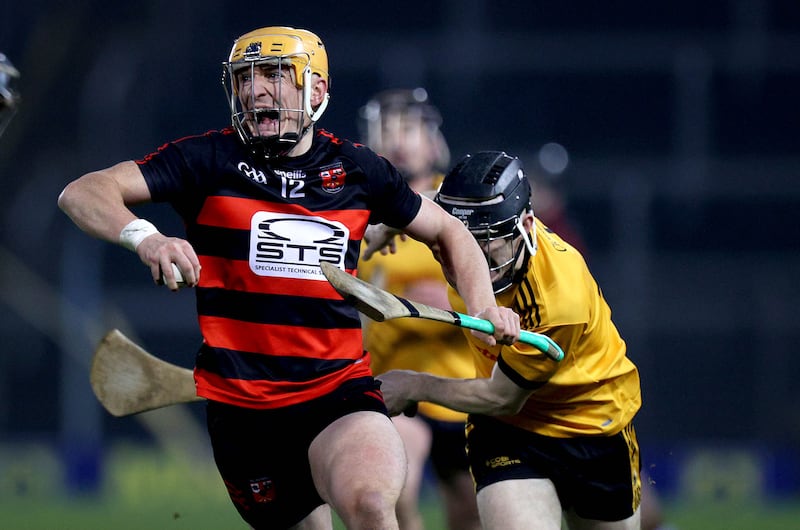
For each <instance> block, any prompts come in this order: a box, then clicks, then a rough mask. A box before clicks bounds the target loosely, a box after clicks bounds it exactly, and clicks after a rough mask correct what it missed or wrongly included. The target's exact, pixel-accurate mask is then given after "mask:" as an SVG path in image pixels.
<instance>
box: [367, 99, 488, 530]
mask: <svg viewBox="0 0 800 530" xmlns="http://www.w3.org/2000/svg"><path fill="white" fill-rule="evenodd" d="M359 118H360V119H359V126H360V130H361V139H362V141H363V142H364V143H365V144H366V145H368V146H369V147H370V148H372V149H373V150H374V151H376V152H377V153H378V154H380V155H383V156H384V157H386V158H387V159H388V160H389V161H390V162H391V163H392V164H393V165H394V166H395V167H397V168H398V169H399V170H400V173H401V174H402V175H403V177H404V178H405V179H406V181H407V182H408V183H409V185H410V186H411V188H412V189H414V190H415V191H418V192H431V191H435V190H436V188H437V187H438V186H439V184H440V183H441V180H442V177H443V174H442V172H443V171H445V170H446V169H447V166H448V164H449V161H450V154H449V150H448V147H447V143H446V142H445V139H444V136H443V135H442V132H441V130H440V125H441V122H442V118H441V115H440V113H439V111H438V109H436V107H434V106H433V105H432V104H431V103H430V101H429V99H428V95H427V93H426V91H425V89H423V88H415V89H409V90H406V89H395V90H387V91H384V92H381V93H378V94H376V95H375V96H374V97H373V98H372V99H371V100H370V101H369V102H368V103H367V104H366V105H365V106H364V107H362V108H361V110H360V114H359ZM396 253H397V255H389V256H387V255H380V254H378V253H376V254H374V255H373V256H372V257H371V258H370V259H369V260H366V261H365V260H362V261H361V262H360V263H359V275H360V276H361V278H363V279H364V280H367V281H369V282H371V283H373V284H376V285H378V286H379V287H381V288H383V289H386V290H388V291H389V292H392V293H394V294H396V295H398V296H402V297H405V298H409V299H411V300H415V301H418V302H422V303H424V304H427V305H430V306H434V307H439V308H442V309H449V308H450V303H449V302H448V299H447V282H446V280H445V278H444V275H443V274H442V269H441V266H440V265H439V263H438V262H437V261H436V260H435V259H434V258H433V256H432V255H431V251H430V249H428V248H427V247H426V246H425V245H423V244H421V243H419V242H418V241H415V240H413V239H405V240H402V241H399V242H398V243H397V249H396ZM364 342H365V347H366V348H367V349H368V350H369V351H370V353H371V355H372V368H373V372H374V373H375V374H381V373H383V372H386V371H387V370H391V369H409V370H417V371H421V372H429V373H433V374H437V375H441V376H446V377H474V376H475V368H474V366H473V363H472V354H471V352H470V350H469V345H468V344H467V342H466V340H465V339H464V336H463V334H462V332H461V330H460V329H459V328H456V327H453V326H443V325H442V324H441V323H440V322H433V321H428V320H423V319H416V318H413V319H412V318H409V319H405V318H401V319H396V320H389V321H386V322H382V323H374V322H371V321H368V320H365V332H364ZM393 421H394V422H395V425H396V426H397V429H398V431H399V432H400V435H401V437H402V438H403V443H404V444H405V447H406V453H407V455H408V468H409V470H408V478H407V481H406V485H405V487H404V489H403V492H402V493H401V495H400V501H399V502H398V504H397V517H398V521H399V523H400V528H401V529H402V530H419V529H421V528H423V522H422V517H421V514H420V510H419V502H420V493H421V488H422V485H423V482H424V475H425V471H426V465H427V463H428V462H430V464H431V468H432V470H433V473H434V474H435V478H436V482H437V486H438V491H439V496H440V498H441V499H442V501H443V502H444V509H445V514H446V520H447V525H448V528H450V529H451V530H470V529H478V528H480V520H479V518H478V509H477V504H476V502H475V489H474V486H473V483H472V478H471V477H470V474H469V464H468V462H467V456H466V452H465V443H466V439H465V436H464V426H465V421H466V414H464V413H461V412H454V411H452V410H450V409H447V408H444V407H442V406H440V405H435V404H433V403H420V404H419V410H418V414H417V415H416V416H414V417H408V416H404V415H400V416H396V417H394V418H393Z"/></svg>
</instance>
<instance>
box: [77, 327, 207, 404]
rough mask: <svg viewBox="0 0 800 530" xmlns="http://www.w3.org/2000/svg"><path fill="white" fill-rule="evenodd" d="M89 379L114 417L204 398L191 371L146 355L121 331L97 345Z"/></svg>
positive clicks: (110, 335)
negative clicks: (196, 386) (197, 392)
mask: <svg viewBox="0 0 800 530" xmlns="http://www.w3.org/2000/svg"><path fill="white" fill-rule="evenodd" d="M89 380H90V382H91V385H92V390H94V394H95V396H97V399H98V400H99V401H100V403H102V405H103V406H104V407H105V408H106V410H107V411H108V412H110V413H111V414H113V415H114V416H129V415H131V414H137V413H139V412H144V411H147V410H153V409H157V408H161V407H166V406H169V405H176V404H178V403H189V402H192V401H200V400H201V399H202V398H199V397H197V394H196V393H195V386H194V376H193V374H192V371H191V370H189V369H188V368H182V367H180V366H176V365H174V364H171V363H168V362H166V361H163V360H161V359H159V358H158V357H155V356H153V355H151V354H149V353H147V352H146V351H145V350H144V349H142V348H141V347H140V346H138V345H137V344H136V343H134V342H133V341H131V340H130V339H129V338H128V337H126V336H125V335H124V334H123V333H122V332H121V331H119V330H118V329H114V330H112V331H110V332H109V333H108V334H107V335H106V336H105V337H104V338H103V340H102V341H100V344H99V345H98V346H97V349H96V350H95V353H94V357H93V358H92V366H91V370H90V373H89Z"/></svg>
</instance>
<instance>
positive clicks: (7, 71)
mask: <svg viewBox="0 0 800 530" xmlns="http://www.w3.org/2000/svg"><path fill="white" fill-rule="evenodd" d="M17 79H19V71H17V69H16V68H14V65H12V64H11V61H9V60H8V58H6V56H5V55H3V54H2V53H0V136H1V135H2V134H3V131H5V129H6V127H7V126H8V124H9V123H10V122H11V118H13V117H14V114H16V112H17V104H18V103H19V95H18V93H17V91H16V90H15V89H14V84H15V83H16V80H17Z"/></svg>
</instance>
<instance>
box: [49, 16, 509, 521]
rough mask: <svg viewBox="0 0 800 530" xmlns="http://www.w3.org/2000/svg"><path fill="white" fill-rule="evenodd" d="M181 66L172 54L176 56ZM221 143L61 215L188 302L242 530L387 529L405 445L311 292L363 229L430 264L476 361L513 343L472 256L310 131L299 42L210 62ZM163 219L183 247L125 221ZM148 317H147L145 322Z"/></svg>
mask: <svg viewBox="0 0 800 530" xmlns="http://www.w3.org/2000/svg"><path fill="white" fill-rule="evenodd" d="M181 50H182V51H181V53H183V51H185V49H184V48H181ZM222 66H223V83H224V86H225V88H226V90H227V92H228V105H229V107H230V112H231V125H230V126H228V127H224V128H222V129H220V130H213V131H209V132H206V133H204V134H197V135H193V136H186V137H184V138H181V139H178V140H174V141H171V142H168V143H166V144H165V145H163V146H162V147H160V148H159V149H158V150H157V151H156V152H153V153H151V154H149V155H146V156H144V157H143V158H141V159H139V160H128V161H124V162H121V163H119V164H116V165H114V166H112V167H109V168H106V169H102V170H99V171H93V172H90V173H87V174H86V175H84V176H82V177H80V178H78V179H77V180H74V181H72V182H71V183H69V184H68V185H67V186H66V187H65V188H64V190H63V192H62V193H61V195H60V197H59V201H58V204H59V206H60V207H61V208H62V209H63V210H64V212H65V213H66V214H67V215H69V217H70V218H71V219H72V220H73V221H74V222H75V223H76V224H77V225H78V227H80V228H81V229H82V230H84V231H85V232H87V233H88V234H89V235H91V236H94V237H97V238H100V239H103V240H105V241H109V242H114V243H118V244H120V245H122V246H124V247H126V248H128V249H130V250H132V251H134V252H135V253H136V254H137V255H138V257H139V258H140V259H141V261H142V262H144V264H145V265H146V266H147V267H148V268H149V269H150V274H151V276H152V278H153V281H154V282H156V283H158V282H162V281H163V283H165V284H166V285H167V287H168V288H169V289H170V290H173V291H177V290H178V289H179V287H180V286H187V287H192V288H194V293H195V296H196V307H197V314H198V325H199V329H200V332H201V334H202V342H201V344H200V345H199V347H198V352H197V358H196V362H195V369H194V376H195V382H196V387H197V394H198V396H200V397H203V398H206V399H207V407H206V413H207V423H208V432H209V436H210V440H211V445H212V448H213V452H214V459H215V462H216V465H217V468H218V469H219V472H220V475H221V477H222V480H223V481H224V483H225V486H226V488H227V490H228V493H229V496H230V498H231V500H232V502H233V504H234V505H235V507H236V509H237V510H238V512H239V514H240V515H241V517H242V518H243V519H244V520H245V521H246V522H247V523H248V524H249V525H250V526H251V527H253V528H257V529H263V528H270V529H275V528H278V529H280V528H297V529H324V530H329V529H331V528H332V524H333V523H332V517H331V511H330V510H331V508H333V509H334V510H335V511H336V512H337V514H338V515H339V516H340V518H341V519H342V521H343V522H344V524H345V525H346V526H347V528H354V529H355V528H381V529H386V530H392V529H396V528H398V524H397V519H396V515H395V505H396V502H397V499H398V497H399V495H400V490H401V489H402V486H403V483H404V481H405V478H406V457H405V451H404V448H403V444H402V440H401V439H400V436H399V435H398V432H397V430H396V428H395V427H394V424H393V423H392V422H391V420H390V419H389V416H388V413H387V410H386V406H385V404H384V401H383V397H382V393H381V390H380V385H379V383H378V382H377V381H376V380H375V378H374V377H373V375H372V371H371V368H370V358H369V353H368V352H365V350H364V348H363V341H362V335H361V321H360V318H359V314H358V312H357V311H356V309H355V308H354V307H353V306H352V305H350V304H349V303H347V302H346V301H345V300H343V299H342V297H341V296H340V295H339V294H338V293H337V292H336V291H335V290H334V288H333V286H332V285H331V284H330V283H328V281H327V280H326V279H325V276H324V275H323V274H322V271H321V267H320V264H321V263H322V262H328V263H331V264H334V265H336V266H338V267H339V268H340V269H342V270H344V271H346V272H348V273H350V274H353V275H355V274H356V272H357V264H358V259H359V255H360V248H361V240H362V238H363V236H364V233H365V231H366V229H367V226H368V225H369V224H373V223H385V224H387V225H390V226H393V227H397V228H402V229H403V230H404V231H405V232H407V233H408V234H409V235H410V236H412V237H414V238H415V239H418V240H420V241H422V242H424V243H425V244H427V245H429V246H431V247H434V248H436V249H438V255H439V256H441V263H442V267H444V268H445V269H446V270H447V272H448V274H449V275H451V277H453V278H455V281H456V282H457V285H458V288H459V292H460V294H461V295H462V296H463V298H464V300H465V301H466V305H467V307H468V309H467V312H469V313H471V314H473V315H476V316H479V317H481V318H485V319H488V320H490V321H491V322H492V323H493V324H494V326H495V331H494V333H493V334H492V335H487V334H480V333H478V334H476V336H480V339H481V340H485V341H486V345H487V347H491V346H494V345H496V344H497V343H499V342H503V343H511V342H513V341H515V340H517V339H518V338H519V331H520V328H519V317H518V316H517V315H516V314H515V313H514V312H513V311H512V310H510V309H507V308H501V307H498V306H497V304H496V302H495V300H494V296H493V293H492V287H491V280H490V278H489V273H488V271H487V270H486V269H485V267H483V266H480V262H481V260H482V254H481V250H480V248H479V247H478V245H477V244H476V242H475V240H474V239H473V238H472V236H471V235H470V233H469V231H467V230H466V228H465V227H464V225H463V224H462V223H461V222H460V221H458V220H457V219H455V218H453V217H451V216H449V215H448V214H447V213H446V212H444V211H443V210H442V209H441V207H439V206H438V205H436V204H435V203H434V202H433V201H431V200H429V199H424V198H422V197H420V195H418V194H417V193H415V192H414V191H413V190H412V189H411V188H410V187H409V186H408V184H407V183H406V182H405V180H404V179H403V177H402V176H401V175H400V173H399V172H398V171H397V170H396V169H395V168H394V167H393V166H392V165H391V164H390V163H389V162H388V161H387V160H386V159H384V158H381V157H379V156H378V155H376V154H375V153H374V152H373V151H371V150H370V149H369V148H367V147H365V146H363V145H360V144H356V143H354V142H351V141H349V140H346V139H343V138H339V137H338V136H336V135H335V134H333V133H331V132H328V131H325V130H323V129H320V128H317V127H316V123H317V121H318V120H319V118H320V117H321V116H322V114H323V112H324V111H325V108H326V107H327V105H328V101H329V88H330V77H329V74H328V58H327V50H326V49H325V46H324V45H323V43H322V41H321V40H320V38H319V37H318V36H317V35H315V34H314V33H312V32H310V31H307V30H303V29H296V28H291V27H282V26H270V27H264V28H259V29H257V30H254V31H251V32H248V33H246V34H244V35H242V36H240V37H239V38H237V39H236V40H235V41H234V44H233V47H232V49H231V51H230V53H229V55H228V57H227V59H226V60H225V61H224V62H223V64H222ZM145 202H158V203H167V204H169V205H170V206H171V207H172V208H173V209H174V210H175V212H177V214H178V215H179V216H180V217H181V219H182V221H183V223H184V226H185V232H186V233H185V238H184V237H180V236H168V235H165V234H162V233H160V232H159V231H158V229H157V228H156V227H155V226H154V225H153V223H151V222H149V221H147V220H145V219H140V218H138V217H137V215H136V214H135V213H134V212H133V211H132V209H131V208H133V207H135V206H136V205H138V204H141V203H145ZM157 311H158V309H157V308H154V309H153V314H154V315H155V314H157Z"/></svg>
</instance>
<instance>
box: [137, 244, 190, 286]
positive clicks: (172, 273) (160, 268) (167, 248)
mask: <svg viewBox="0 0 800 530" xmlns="http://www.w3.org/2000/svg"><path fill="white" fill-rule="evenodd" d="M136 253H137V254H138V255H139V258H140V259H141V260H142V262H143V263H144V264H145V265H147V266H149V267H150V274H151V275H152V277H153V281H154V282H155V283H156V285H162V284H163V285H166V286H167V287H168V288H169V290H170V291H177V290H178V289H179V288H181V287H186V286H189V287H194V286H196V285H197V283H198V282H199V281H200V261H199V259H198V258H197V254H196V253H195V251H194V249H193V248H192V245H190V244H189V242H188V241H186V240H185V239H181V238H178V237H167V236H165V235H163V234H153V235H151V236H148V237H146V238H144V239H143V240H142V242H141V243H140V244H139V246H138V247H137V248H136Z"/></svg>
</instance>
